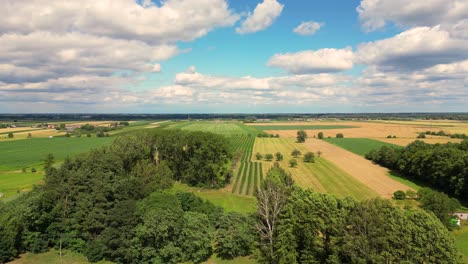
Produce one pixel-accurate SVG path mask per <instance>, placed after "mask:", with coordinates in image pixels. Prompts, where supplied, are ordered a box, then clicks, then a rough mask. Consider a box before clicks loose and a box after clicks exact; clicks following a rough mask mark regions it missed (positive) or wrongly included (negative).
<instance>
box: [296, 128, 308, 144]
mask: <svg viewBox="0 0 468 264" xmlns="http://www.w3.org/2000/svg"><path fill="white" fill-rule="evenodd" d="M306 139H307V132H305V131H304V130H298V131H297V142H299V143H304V142H305V140H306Z"/></svg>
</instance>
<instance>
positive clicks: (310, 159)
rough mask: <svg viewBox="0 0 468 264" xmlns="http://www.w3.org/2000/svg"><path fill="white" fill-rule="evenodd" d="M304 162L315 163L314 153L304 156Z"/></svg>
mask: <svg viewBox="0 0 468 264" xmlns="http://www.w3.org/2000/svg"><path fill="white" fill-rule="evenodd" d="M304 162H315V154H314V153H313V152H307V153H306V154H304Z"/></svg>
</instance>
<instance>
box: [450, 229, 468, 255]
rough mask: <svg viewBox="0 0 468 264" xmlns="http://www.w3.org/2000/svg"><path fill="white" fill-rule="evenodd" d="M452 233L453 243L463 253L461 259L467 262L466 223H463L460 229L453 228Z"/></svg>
mask: <svg viewBox="0 0 468 264" xmlns="http://www.w3.org/2000/svg"><path fill="white" fill-rule="evenodd" d="M453 235H454V237H455V244H456V245H457V247H458V249H459V250H460V252H461V253H462V254H463V255H464V258H463V260H464V261H465V263H468V223H465V225H463V226H462V228H461V229H460V230H455V231H454V232H453Z"/></svg>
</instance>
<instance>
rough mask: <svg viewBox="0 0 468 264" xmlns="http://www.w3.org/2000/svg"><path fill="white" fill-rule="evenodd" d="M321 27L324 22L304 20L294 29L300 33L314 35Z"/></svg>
mask: <svg viewBox="0 0 468 264" xmlns="http://www.w3.org/2000/svg"><path fill="white" fill-rule="evenodd" d="M321 27H323V23H318V22H315V21H308V22H302V23H301V24H300V25H299V26H297V27H296V28H295V29H294V30H293V31H294V32H295V33H297V34H299V35H303V36H307V35H309V36H310V35H314V34H315V32H317V31H318V30H319V29H320V28H321Z"/></svg>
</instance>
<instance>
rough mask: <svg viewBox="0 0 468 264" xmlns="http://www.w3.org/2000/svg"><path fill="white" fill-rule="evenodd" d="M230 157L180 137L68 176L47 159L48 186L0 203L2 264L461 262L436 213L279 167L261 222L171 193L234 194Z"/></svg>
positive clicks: (108, 156)
mask: <svg viewBox="0 0 468 264" xmlns="http://www.w3.org/2000/svg"><path fill="white" fill-rule="evenodd" d="M462 146H465V147H466V143H463V144H459V145H454V147H455V148H460V147H462ZM232 159H233V155H232V150H231V147H230V146H229V144H228V140H227V139H226V138H225V137H223V136H220V135H215V134H211V133H207V132H185V131H178V130H175V131H172V130H159V131H156V132H154V131H152V132H141V133H136V134H128V135H126V136H122V137H118V138H117V139H116V140H115V141H114V142H113V144H112V145H110V146H106V147H101V148H98V149H95V150H92V151H90V152H88V153H87V154H84V155H79V156H77V157H75V158H69V159H66V160H65V161H64V162H63V164H61V165H60V166H56V165H55V164H54V157H53V156H52V155H48V156H47V157H46V158H45V166H44V169H45V172H46V176H45V182H44V184H43V185H40V186H36V187H35V188H34V189H33V190H32V191H30V192H28V193H26V194H24V195H22V196H20V197H19V198H17V199H15V200H13V201H11V202H7V203H0V237H1V238H2V239H1V240H0V262H1V263H4V262H7V261H10V260H13V259H15V258H17V257H18V256H19V254H21V253H23V252H44V251H47V250H49V249H50V248H55V249H57V250H58V251H59V252H61V250H62V249H68V250H72V251H75V252H79V253H82V254H84V255H85V256H86V257H87V258H88V260H89V261H91V262H95V261H99V260H103V259H105V260H110V261H113V262H115V263H180V262H193V263H201V262H203V261H206V260H207V259H208V258H209V257H210V256H211V255H213V254H216V255H217V256H218V257H220V258H222V259H232V258H234V257H237V256H246V255H253V256H255V258H256V259H257V260H258V261H259V262H260V263H461V258H460V254H459V253H458V252H457V249H456V247H455V244H454V240H453V238H452V236H451V235H450V233H449V231H448V230H447V228H446V227H445V226H444V225H443V224H442V223H441V222H440V221H439V220H438V219H437V217H436V216H435V215H434V214H433V213H430V212H426V211H424V210H420V209H419V208H413V207H408V208H407V207H405V208H400V207H398V206H395V205H393V204H392V203H391V202H390V201H388V200H383V199H372V200H367V201H356V200H354V199H352V198H337V197H335V196H333V195H330V194H320V193H316V192H313V191H312V190H304V189H301V188H300V187H298V186H297V185H296V184H295V183H294V181H293V180H292V178H291V176H290V175H289V174H288V173H286V172H285V170H283V169H282V168H281V167H280V166H279V165H278V164H275V165H274V166H273V167H272V169H270V171H269V172H268V173H267V175H266V177H265V179H264V180H263V182H262V183H261V186H260V189H259V190H258V191H257V192H256V193H255V196H256V198H257V212H256V213H253V214H240V213H232V212H225V211H224V210H223V209H222V208H220V207H217V206H215V205H213V204H212V203H210V202H208V201H205V200H203V199H201V198H199V197H197V196H196V195H195V194H193V193H189V192H177V191H176V192H174V191H172V190H171V186H172V185H173V184H174V182H175V181H178V182H182V183H186V184H188V185H190V186H201V187H205V188H221V187H223V186H225V185H226V184H227V183H229V182H230V179H231V171H230V168H231V162H232ZM465 169H466V166H465ZM429 244H430V245H432V246H431V247H428V245H429Z"/></svg>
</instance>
